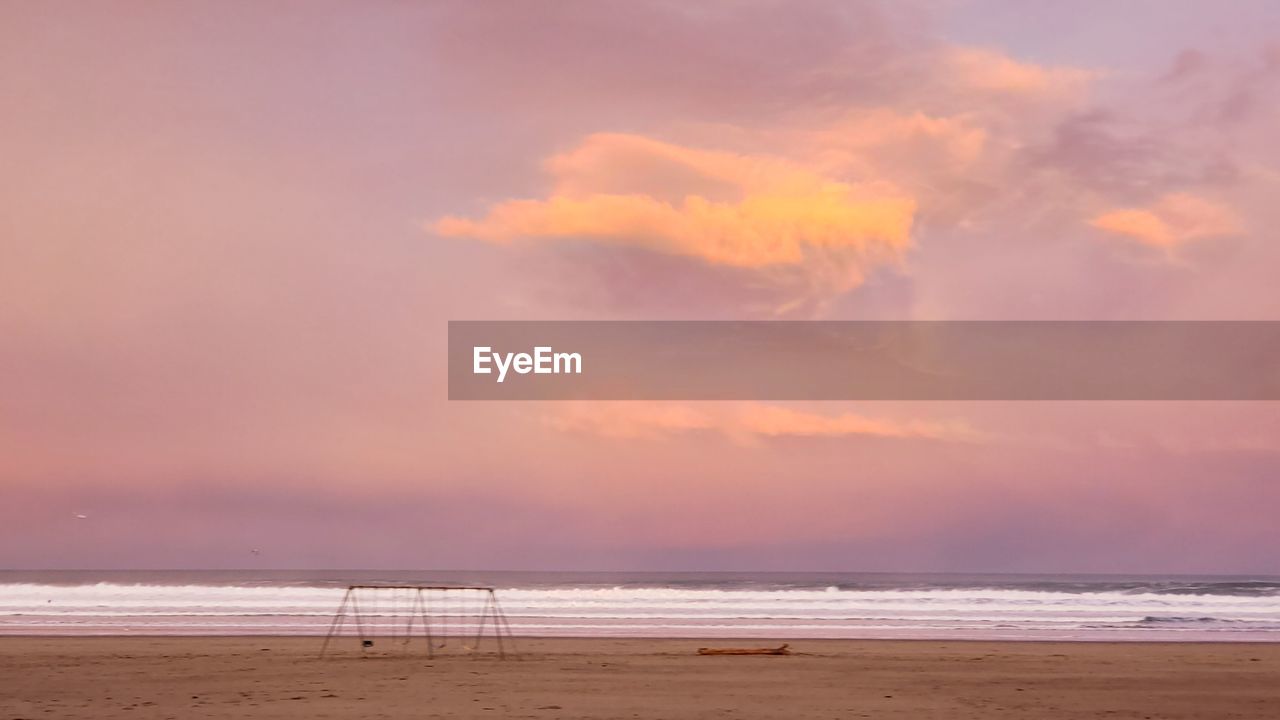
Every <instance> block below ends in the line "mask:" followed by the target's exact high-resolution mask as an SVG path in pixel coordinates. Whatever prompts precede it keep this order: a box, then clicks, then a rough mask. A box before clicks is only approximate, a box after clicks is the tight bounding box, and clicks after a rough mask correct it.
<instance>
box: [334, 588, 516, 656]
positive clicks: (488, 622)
mask: <svg viewBox="0 0 1280 720" xmlns="http://www.w3.org/2000/svg"><path fill="white" fill-rule="evenodd" d="M378 591H389V592H390V594H391V600H393V601H394V600H396V599H406V598H407V601H408V603H409V604H408V610H407V612H402V608H403V606H400V605H396V606H393V607H394V608H395V611H396V612H395V615H394V617H393V620H392V632H391V636H390V640H391V642H393V643H394V642H397V641H399V642H400V643H401V645H402V646H403V647H404V648H405V649H406V650H407V648H408V644H409V641H410V640H411V639H413V638H414V637H415V635H414V631H415V625H418V626H420V627H419V628H418V632H420V633H421V637H422V638H423V639H425V640H426V645H427V657H428V658H434V657H435V655H436V653H435V651H436V650H437V649H438V648H443V647H445V646H446V645H447V643H448V641H449V638H450V637H454V638H456V639H457V641H458V642H459V644H460V645H461V646H462V647H463V648H465V649H467V650H472V651H474V650H476V649H478V648H479V647H480V641H481V640H483V639H484V635H485V628H486V627H490V628H492V630H491V633H492V635H493V637H494V639H495V640H496V641H497V645H498V658H499V659H501V660H505V659H506V658H507V655H512V656H513V657H516V651H515V635H514V634H513V633H512V632H511V624H510V623H508V622H507V616H506V614H505V613H504V612H503V611H502V605H501V604H499V603H498V594H497V592H495V591H494V589H493V588H492V587H486V586H464V585H348V586H347V591H346V593H344V594H343V596H342V603H341V604H340V605H338V611H337V612H336V613H334V615H333V621H332V622H331V623H329V632H328V633H327V634H326V635H325V638H324V644H323V645H322V646H321V647H320V657H322V658H323V657H324V656H325V654H326V653H327V652H328V651H329V644H330V643H331V642H332V641H333V640H334V638H337V637H340V636H341V635H342V628H343V625H344V624H345V623H346V620H347V616H348V615H350V616H351V617H352V620H353V622H354V623H355V626H356V634H357V635H358V636H359V638H360V651H361V653H367V652H368V649H369V648H370V647H373V641H374V639H375V637H385V636H375V634H374V633H373V632H370V631H369V628H368V627H367V626H366V624H365V615H364V611H362V608H361V604H360V596H361V594H362V593H363V594H365V595H368V594H370V593H377V592H378ZM459 591H461V592H463V593H465V594H464V595H463V596H462V601H461V602H463V603H465V602H466V598H467V597H468V595H469V594H471V595H480V596H481V597H482V598H483V600H482V606H481V608H480V614H479V616H478V621H477V627H476V632H475V635H474V639H473V643H472V644H471V645H467V643H466V640H467V639H468V638H471V636H468V635H463V634H461V633H459V634H455V635H450V634H449V615H450V613H449V610H448V607H449V606H448V594H449V593H450V592H459ZM434 593H441V598H440V602H439V603H438V604H433V603H432V602H431V601H432V597H433V594H434ZM377 597H378V596H377V595H376V594H374V595H373V607H372V608H369V609H370V610H371V611H372V612H373V615H372V619H376V618H377V617H378V605H377ZM366 604H368V603H366ZM455 607H461V606H455ZM433 608H440V611H439V612H438V613H437V614H436V615H433V614H432V610H433ZM454 615H455V616H456V617H457V618H458V623H459V624H461V623H462V622H463V621H465V620H466V619H468V618H469V617H477V616H475V615H468V614H467V613H464V612H457V613H454ZM433 617H434V618H437V620H433ZM437 621H438V625H439V628H435V627H434V626H435V625H436V624H437ZM399 622H404V627H403V634H401V633H399V632H397V623H399ZM437 639H438V640H439V641H440V644H439V645H437V644H436V641H437Z"/></svg>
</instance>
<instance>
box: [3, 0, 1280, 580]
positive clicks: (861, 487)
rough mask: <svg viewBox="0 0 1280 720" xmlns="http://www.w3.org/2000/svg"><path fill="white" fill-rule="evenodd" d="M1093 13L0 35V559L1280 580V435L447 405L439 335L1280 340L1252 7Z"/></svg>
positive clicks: (353, 8)
mask: <svg viewBox="0 0 1280 720" xmlns="http://www.w3.org/2000/svg"><path fill="white" fill-rule="evenodd" d="M1087 4H1088V5H1089V9H1088V10H1081V9H1079V8H1078V7H1077V6H1078V4H1077V3H1067V2H1063V3H1060V4H1053V3H1047V2H1045V3H1026V2H1015V1H1013V0H1008V1H1007V2H995V1H993V2H980V1H977V0H973V1H966V0H950V1H944V0H936V1H927V0H922V1H921V2H893V3H888V2H885V3H874V2H847V1H842V2H831V3H822V2H801V3H783V2H733V3H724V4H705V5H696V6H688V5H685V4H681V3H660V2H642V3H627V4H623V3H595V2H581V3H577V2H569V3H554V4H534V3H519V2H487V3H469V2H456V3H453V2H429V3H419V4H414V3H394V2H385V3H377V2H374V3H361V4H356V3H306V4H303V3H296V4H292V3H272V4H270V5H265V6H257V5H252V4H242V3H230V4H227V3H207V4H190V3H187V4H180V5H171V4H164V3H147V2H125V3H116V4H113V5H111V6H110V7H108V6H99V7H95V6H83V5H82V6H74V7H73V6H69V5H61V4H39V3H10V4H6V5H4V6H3V7H2V8H0V98H3V106H4V108H5V111H4V112H3V113H0V157H2V158H3V162H2V163H0V196H3V197H4V199H5V202H4V204H3V209H0V567H10V568H43V567H63V568H81V567H83V568H106V567H117V568H132V567H222V568H237V567H253V566H260V567H411V568H495V569H496V568H513V569H524V568H531V569H539V568H547V569H733V570H750V569H774V570H809V569H827V570H901V571H915V570H938V571H946V570H951V571H1027V572H1059V571H1080V572H1113V571H1114V572H1271V573H1280V560H1277V558H1276V555H1275V552H1274V548H1275V547H1277V546H1278V545H1280V529H1278V528H1280V526H1278V525H1277V524H1276V522H1275V515H1276V510H1277V509H1280V440H1278V438H1280V408H1278V407H1277V406H1275V405H1274V404H1266V403H1148V404H1137V403H1132V404H1123V403H1060V404H1048V403H1038V404H1037V403H1007V404H1001V403H860V404H856V403H810V404H788V405H777V404H768V403H738V404H711V403H666V404H617V403H597V404H590V403H581V404H556V403H546V404H542V403H505V404H504V403H473V404H468V403H449V402H448V401H447V400H446V399H445V359H446V358H445V340H446V322H447V321H448V320H451V319H640V318H644V319H720V318H732V319H773V318H786V319H866V318H873V319H1041V318H1043V319H1197V320H1199V319H1280V291H1277V289H1276V281H1275V271H1276V268H1277V267H1280V244H1278V243H1276V242H1275V241H1274V237H1273V235H1274V228H1275V227H1276V226H1277V224H1280V205H1278V204H1277V203H1276V201H1275V198H1276V197H1280V142H1277V137H1276V133H1275V130H1274V128H1275V127H1277V126H1280V35H1276V34H1274V33H1275V31H1276V28H1277V27H1280V23H1278V22H1277V21H1280V13H1278V12H1277V10H1276V7H1275V5H1274V4H1271V3H1267V2H1243V1H1242V2H1239V3H1232V4H1231V5H1230V6H1229V9H1230V12H1229V13H1224V12H1223V6H1215V5H1213V4H1207V3H1202V2H1164V1H1157V0H1148V1H1145V2H1132V3H1124V4H1115V3H1105V2H1102V1H1101V0H1099V1H1098V2H1096V3H1087ZM1268 33H1271V34H1268ZM1212 351H1213V349H1212V348H1206V349H1205V352H1207V353H1210V352H1212ZM77 513H80V514H85V515H88V516H89V517H88V519H85V520H79V519H76V518H75V517H74V515H75V514H77ZM250 548H261V549H262V554H261V555H260V556H251V555H250V554H249V549H250Z"/></svg>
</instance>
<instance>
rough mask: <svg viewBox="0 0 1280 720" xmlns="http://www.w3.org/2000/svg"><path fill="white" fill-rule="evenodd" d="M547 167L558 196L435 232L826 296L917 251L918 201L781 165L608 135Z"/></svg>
mask: <svg viewBox="0 0 1280 720" xmlns="http://www.w3.org/2000/svg"><path fill="white" fill-rule="evenodd" d="M546 168H547V171H548V173H549V174H550V175H551V176H552V179H553V187H552V190H551V192H550V194H549V195H548V196H547V197H546V198H544V199H537V200H508V201H505V202H500V203H497V204H495V205H493V206H492V207H490V208H489V210H488V212H487V213H486V214H485V215H484V216H483V217H481V218H478V219H469V218H463V217H457V216H446V217H444V218H441V219H440V220H438V221H436V222H435V223H433V225H432V229H433V230H434V231H435V232H436V233H438V234H440V235H442V236H445V237H461V238H470V239H475V240H483V241H487V242H494V243H509V242H521V241H522V242H548V243H553V242H556V241H578V242H589V243H599V244H603V245H610V246H619V247H631V248H640V249H643V250H646V251H651V252H655V253H661V254H665V255H672V256H680V257H685V258H690V259H693V260H697V261H701V262H703V263H707V264H711V265H723V266H729V267H733V268H739V269H744V270H751V271H756V272H757V273H759V275H760V278H758V279H759V280H763V281H766V282H768V281H771V280H772V281H777V280H780V279H781V280H783V281H784V282H785V283H795V282H796V281H797V280H798V281H800V283H801V284H802V285H804V286H807V287H814V286H818V287H821V288H823V289H824V291H825V292H842V291H845V290H848V289H850V288H853V287H856V286H857V285H858V284H860V283H861V282H862V280H863V278H864V277H865V275H866V274H867V273H868V272H869V271H871V270H872V269H874V268H876V267H878V266H882V265H886V264H894V263H899V262H901V260H902V259H903V256H904V253H905V252H906V251H907V249H908V248H909V247H910V246H911V225H912V221H913V218H914V215H915V210H916V202H915V200H914V198H912V197H910V196H909V195H907V194H906V193H905V192H904V191H902V190H901V189H900V188H898V187H896V186H895V185H893V184H892V183H888V182H883V181H875V180H872V181H867V182H846V181H841V180H837V179H834V178H831V177H828V176H825V175H822V174H820V173H818V172H815V171H814V170H812V169H809V168H806V167H804V166H802V165H800V164H797V163H795V162H792V161H789V160H786V159H782V158H777V157H773V156H768V155H742V154H734V153H728V152H720V151H711V150H703V149H698V148H690V147H685V146H681V145H676V144H672V143H666V142H661V141H658V140H654V139H651V138H647V137H643V136H638V135H626V134H596V135H592V136H589V137H587V138H586V139H585V140H584V141H583V142H582V143H581V144H580V145H579V146H578V147H577V148H575V149H574V150H573V151H571V152H569V153H566V154H563V155H559V156H555V157H552V158H551V159H550V160H548V161H547V163H546ZM779 271H781V272H779Z"/></svg>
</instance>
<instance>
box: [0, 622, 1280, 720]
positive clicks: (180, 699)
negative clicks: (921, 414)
mask: <svg viewBox="0 0 1280 720" xmlns="http://www.w3.org/2000/svg"><path fill="white" fill-rule="evenodd" d="M343 640H346V641H348V642H342V643H339V644H338V645H337V646H335V647H333V648H331V650H330V655H329V656H327V657H325V658H320V657H319V651H320V645H321V641H320V639H319V638H316V637H296V636H294V637H279V636H251V637H244V636H238V637H235V636H223V637H172V636H169V637H119V636H114V637H113V636H98V637H66V636H59V637H31V636H26V637H15V636H7V637H0V717H7V718H19V717H21V718H34V717H59V718H106V719H108V720H110V719H112V718H125V717H128V718H152V717H154V718H169V717H179V718H202V717H250V718H255V717H262V718H283V719H290V718H299V719H301V718H313V717H322V716H328V717H369V716H377V717H388V718H402V717H403V718H410V717H413V718H422V717H461V718H494V717H524V718H554V717H577V718H634V717H639V718H655V717H661V718H671V719H673V720H679V719H682V718H705V717H751V718H754V717H760V718H766V717H768V718H776V717H779V716H785V717H789V718H800V719H808V718H814V719H816V718H833V717H841V718H842V717H862V716H866V717H901V718H921V717H924V718H930V717H937V718H989V717H993V716H1000V715H1007V716H1009V717H1036V718H1044V719H1045V720H1057V719H1060V718H1061V719H1066V718H1080V717H1102V716H1107V717H1132V718H1144V717H1153V718H1155V717H1158V718H1162V719H1169V718H1219V717H1235V718H1245V719H1248V720H1252V719H1255V718H1256V719H1257V720H1262V719H1263V718H1274V717H1275V713H1276V708H1278V707H1280V643H1231V642H1225V643H1224V642H1218V643H1213V642H1204V643H1200V642H1044V641H1031V642H996V641H970V640H961V641H933V640H807V639H794V640H789V639H788V638H785V637H774V638H770V639H769V640H767V641H761V640H759V639H756V640H747V639H741V638H739V639H737V640H726V639H723V638H716V639H687V638H679V639H647V638H646V639H634V638H559V639H551V638H531V637H518V638H516V651H517V653H518V658H511V659H508V660H505V661H504V660H499V659H498V658H496V657H495V656H493V655H490V654H488V653H486V652H477V653H466V652H465V651H461V650H459V649H457V646H456V645H451V646H450V647H449V648H447V649H443V650H441V651H440V652H437V654H436V656H435V657H434V658H428V657H426V655H425V653H423V652H421V650H422V648H421V646H418V647H417V648H413V647H412V646H411V651H410V652H408V653H404V654H401V653H399V652H391V653H383V652H381V648H378V650H379V652H378V653H376V654H372V655H369V656H368V657H365V656H363V655H362V652H361V650H360V648H359V647H358V643H356V642H354V641H355V638H349V637H348V638H343ZM784 642H789V643H790V645H791V647H790V649H791V650H792V651H793V652H794V653H795V654H793V655H788V656H768V655H765V656H749V657H740V656H701V655H698V654H697V653H696V651H697V648H698V647H701V646H720V647H728V646H734V645H739V644H747V645H759V646H772V647H776V646H777V645H780V644H782V643H784Z"/></svg>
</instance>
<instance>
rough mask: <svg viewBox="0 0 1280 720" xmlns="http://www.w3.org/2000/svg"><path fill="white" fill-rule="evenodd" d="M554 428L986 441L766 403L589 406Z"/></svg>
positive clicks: (624, 433) (941, 428)
mask: <svg viewBox="0 0 1280 720" xmlns="http://www.w3.org/2000/svg"><path fill="white" fill-rule="evenodd" d="M546 423H547V424H548V425H550V426H551V427H553V428H556V429H558V430H562V431H567V432H578V433H589V434H593V435H600V436H604V437H613V438H653V437H661V436H664V435H676V434H684V433H689V432H716V433H719V434H722V435H724V436H725V437H727V438H730V439H732V440H734V441H737V442H754V441H756V440H759V439H762V438H781V437H811V438H837V437H852V436H866V437H880V438H899V439H908V438H916V439H924V440H939V441H949V442H973V441H976V440H979V439H980V438H981V437H982V435H981V433H979V432H977V431H976V430H974V429H972V428H970V427H969V426H968V425H967V424H965V423H963V422H931V421H923V420H908V421H900V420H891V419H885V418H870V417H866V416H863V415H858V414H855V413H842V414H839V415H826V414H820V413H813V412H806V411H802V410H796V409H792V408H787V407H782V406H778V405H768V404H764V403H738V404H732V405H725V404H721V403H713V404H708V405H691V404H685V403H649V402H619V403H585V404H580V405H568V406H564V407H562V408H561V409H560V410H559V412H557V413H555V414H553V415H550V416H548V417H547V418H546Z"/></svg>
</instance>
